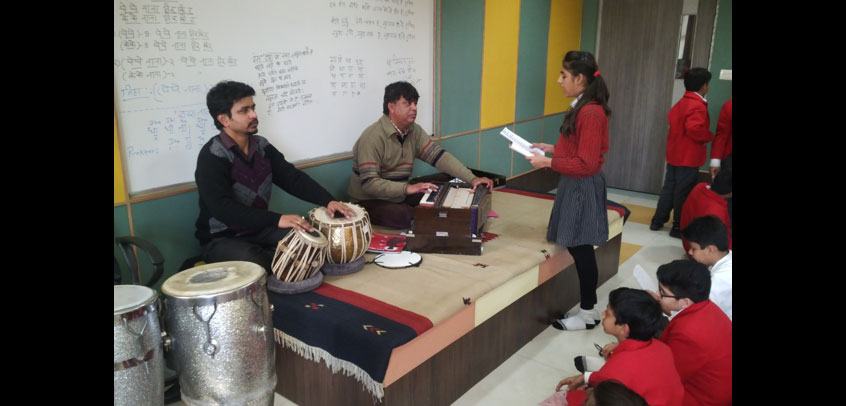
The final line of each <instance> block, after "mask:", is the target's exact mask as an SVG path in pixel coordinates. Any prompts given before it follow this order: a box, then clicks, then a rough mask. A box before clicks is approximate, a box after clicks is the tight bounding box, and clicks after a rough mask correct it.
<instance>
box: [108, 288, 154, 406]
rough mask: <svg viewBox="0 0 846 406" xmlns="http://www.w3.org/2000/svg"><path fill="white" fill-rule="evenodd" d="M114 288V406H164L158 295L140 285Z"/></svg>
mask: <svg viewBox="0 0 846 406" xmlns="http://www.w3.org/2000/svg"><path fill="white" fill-rule="evenodd" d="M114 288H115V302H114V305H115V317H114V324H115V325H114V345H115V406H117V405H163V404H164V360H163V355H162V331H161V326H160V325H159V312H158V306H159V305H158V293H156V291H155V290H153V289H150V288H148V287H146V286H138V285H116V286H115V287H114Z"/></svg>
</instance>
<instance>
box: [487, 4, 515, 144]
mask: <svg viewBox="0 0 846 406" xmlns="http://www.w3.org/2000/svg"><path fill="white" fill-rule="evenodd" d="M519 40H520V0H487V1H485V31H484V41H483V43H484V45H483V47H482V48H483V53H482V103H481V114H480V119H479V121H480V128H489V127H493V126H497V125H502V124H506V123H512V122H514V114H515V113H514V111H515V108H516V107H515V106H516V103H517V47H518V45H519V43H520V41H519Z"/></svg>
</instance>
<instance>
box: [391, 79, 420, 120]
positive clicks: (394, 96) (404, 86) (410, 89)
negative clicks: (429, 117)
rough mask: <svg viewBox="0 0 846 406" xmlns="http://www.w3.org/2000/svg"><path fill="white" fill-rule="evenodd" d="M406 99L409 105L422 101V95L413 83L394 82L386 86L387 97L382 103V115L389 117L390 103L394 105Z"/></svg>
mask: <svg viewBox="0 0 846 406" xmlns="http://www.w3.org/2000/svg"><path fill="white" fill-rule="evenodd" d="M400 97H404V98H405V100H408V102H409V103H417V100H418V99H420V94H418V93H417V89H415V88H414V86H413V85H412V84H411V83H408V82H394V83H391V84H390V85H387V86H385V97H384V100H383V101H382V114H384V115H386V116H387V115H388V103H394V102H396V101H397V100H399V99H400Z"/></svg>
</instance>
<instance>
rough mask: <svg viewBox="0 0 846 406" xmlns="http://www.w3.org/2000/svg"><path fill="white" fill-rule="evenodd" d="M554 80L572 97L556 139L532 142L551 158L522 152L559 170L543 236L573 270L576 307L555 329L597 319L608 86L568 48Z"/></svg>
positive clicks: (585, 55)
mask: <svg viewBox="0 0 846 406" xmlns="http://www.w3.org/2000/svg"><path fill="white" fill-rule="evenodd" d="M558 84H559V85H560V86H561V88H562V89H563V90H564V95H565V96H567V97H575V100H573V102H572V103H571V104H570V111H569V112H568V114H567V116H566V117H565V118H564V123H563V124H561V128H560V133H559V137H558V143H557V144H555V145H550V144H544V143H536V144H532V146H533V147H537V148H540V149H542V150H543V151H544V152H547V153H551V154H552V158H548V157H546V156H541V155H534V156H530V157H527V158H526V159H528V160H529V161H530V162H531V164H532V166H533V167H535V168H552V169H553V170H554V171H556V172H558V173H560V174H561V179H560V180H559V182H558V191H557V192H556V195H555V203H554V204H553V206H552V214H551V215H550V217H549V230H548V231H547V240H549V241H554V242H555V243H557V244H559V245H562V246H565V247H567V250H568V251H569V252H570V254H571V255H573V259H574V260H575V263H576V271H577V272H578V275H579V292H580V296H581V301H580V306H579V307H580V309H579V311H578V312H577V313H574V314H570V315H566V316H565V317H564V318H562V319H559V320H556V321H554V322H553V323H552V326H553V327H555V328H557V329H559V330H584V329H586V328H587V329H592V328H594V327H595V326H596V324H597V323H599V312H598V310H597V309H595V305H596V287H597V282H598V279H599V269H598V267H597V264H596V255H595V254H594V250H593V246H594V245H602V244H604V243H605V242H606V240H608V215H607V213H606V203H605V199H606V195H607V192H606V189H605V174H603V173H602V165H603V164H604V163H605V154H606V153H607V152H608V116H609V115H610V114H611V109H609V108H608V98H609V96H610V94H609V92H608V87H607V86H606V85H605V81H604V80H603V79H602V76H600V73H599V66H597V64H596V59H595V58H594V57H593V55H592V54H591V53H590V52H582V51H570V52H567V55H565V57H564V62H563V63H562V67H561V75H560V76H559V77H558Z"/></svg>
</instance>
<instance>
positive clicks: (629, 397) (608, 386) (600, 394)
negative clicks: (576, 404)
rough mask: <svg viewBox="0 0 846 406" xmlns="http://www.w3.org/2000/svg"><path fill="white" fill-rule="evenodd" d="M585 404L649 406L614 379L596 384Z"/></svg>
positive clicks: (590, 405) (592, 405)
mask: <svg viewBox="0 0 846 406" xmlns="http://www.w3.org/2000/svg"><path fill="white" fill-rule="evenodd" d="M591 399H592V400H591ZM587 404H588V406H649V404H648V403H646V399H644V398H643V396H640V395H639V394H638V393H637V392H635V391H633V390H631V389H629V388H628V387H626V385H623V383H622V382H620V381H618V380H616V379H608V380H605V381H602V382H600V383H598V384H597V385H596V387H594V388H593V390H592V391H591V394H590V398H589V399H588V403H587Z"/></svg>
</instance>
